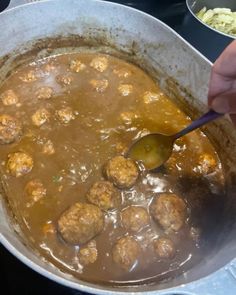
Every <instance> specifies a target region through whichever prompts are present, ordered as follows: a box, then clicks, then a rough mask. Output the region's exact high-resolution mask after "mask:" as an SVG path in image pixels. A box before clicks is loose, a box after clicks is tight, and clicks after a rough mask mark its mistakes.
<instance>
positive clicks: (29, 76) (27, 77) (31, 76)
mask: <svg viewBox="0 0 236 295" xmlns="http://www.w3.org/2000/svg"><path fill="white" fill-rule="evenodd" d="M37 78H38V77H37V74H36V72H35V71H33V70H31V71H29V72H28V73H25V74H24V75H23V76H21V77H20V79H21V81H23V82H27V83H30V82H34V81H36V80H37Z"/></svg>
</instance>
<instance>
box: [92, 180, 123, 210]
mask: <svg viewBox="0 0 236 295" xmlns="http://www.w3.org/2000/svg"><path fill="white" fill-rule="evenodd" d="M87 199H88V201H89V202H90V203H92V204H94V205H97V206H98V207H99V208H101V209H102V210H109V209H113V208H116V207H118V206H119V204H120V203H121V196H120V193H119V191H118V190H117V189H116V188H115V187H114V186H113V184H112V183H111V182H109V181H98V182H95V183H94V185H93V186H92V187H91V188H90V190H89V192H88V193H87Z"/></svg>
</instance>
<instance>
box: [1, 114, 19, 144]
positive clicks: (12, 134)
mask: <svg viewBox="0 0 236 295" xmlns="http://www.w3.org/2000/svg"><path fill="white" fill-rule="evenodd" d="M21 134H22V126H21V123H20V122H19V121H18V120H17V119H15V118H13V117H11V116H9V115H0V144H6V143H12V142H14V141H16V140H17V139H19V138H20V136H21Z"/></svg>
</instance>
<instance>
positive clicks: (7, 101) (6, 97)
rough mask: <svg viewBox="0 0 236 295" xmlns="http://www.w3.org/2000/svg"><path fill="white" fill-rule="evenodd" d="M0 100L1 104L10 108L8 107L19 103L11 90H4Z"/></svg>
mask: <svg viewBox="0 0 236 295" xmlns="http://www.w3.org/2000/svg"><path fill="white" fill-rule="evenodd" d="M0 98H1V100H2V103H3V104H4V105H5V106H10V105H14V104H17V103H18V102H19V98H18V96H17V95H16V94H15V92H14V91H13V90H11V89H9V90H6V91H5V92H3V93H2V94H1V95H0Z"/></svg>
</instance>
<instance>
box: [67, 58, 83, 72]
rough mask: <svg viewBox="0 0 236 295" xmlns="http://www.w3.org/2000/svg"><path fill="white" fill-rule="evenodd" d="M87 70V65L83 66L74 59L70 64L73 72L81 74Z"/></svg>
mask: <svg viewBox="0 0 236 295" xmlns="http://www.w3.org/2000/svg"><path fill="white" fill-rule="evenodd" d="M85 68H86V65H85V64H83V63H82V62H81V61H80V60H78V59H74V60H72V61H71V62H70V69H71V71H73V72H76V73H79V72H81V71H83V70H84V69H85Z"/></svg>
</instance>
